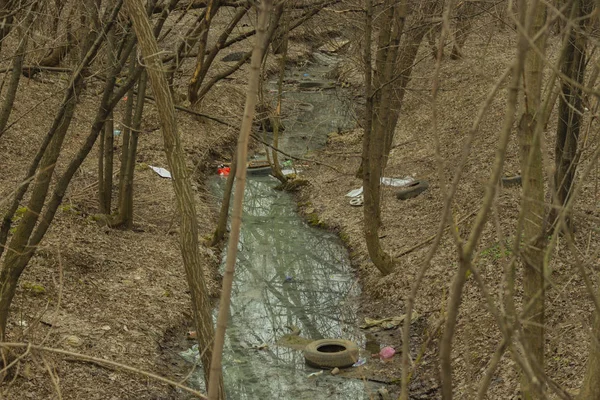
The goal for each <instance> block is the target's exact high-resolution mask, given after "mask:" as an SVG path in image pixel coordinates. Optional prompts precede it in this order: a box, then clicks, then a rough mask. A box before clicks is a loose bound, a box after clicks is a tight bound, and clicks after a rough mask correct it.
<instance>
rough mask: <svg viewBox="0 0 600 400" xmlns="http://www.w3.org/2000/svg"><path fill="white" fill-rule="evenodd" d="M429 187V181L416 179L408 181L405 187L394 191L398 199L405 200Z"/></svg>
mask: <svg viewBox="0 0 600 400" xmlns="http://www.w3.org/2000/svg"><path fill="white" fill-rule="evenodd" d="M428 188H429V183H428V182H427V181H424V180H416V181H414V182H412V183H410V184H409V185H408V186H407V187H406V189H403V190H401V191H399V192H398V193H396V197H397V198H398V200H407V199H412V198H413V197H417V196H418V195H420V194H421V193H423V192H424V191H426V190H427V189H428Z"/></svg>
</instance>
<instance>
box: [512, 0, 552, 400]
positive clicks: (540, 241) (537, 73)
mask: <svg viewBox="0 0 600 400" xmlns="http://www.w3.org/2000/svg"><path fill="white" fill-rule="evenodd" d="M529 3H530V4H529V7H528V10H527V12H528V13H529V14H531V15H533V24H532V26H531V29H530V30H529V33H528V34H529V36H530V37H533V36H534V35H536V34H537V33H538V32H539V31H540V30H541V29H544V25H545V23H546V6H545V4H544V3H542V2H541V1H538V0H532V1H530V2H529ZM523 11H525V10H523ZM546 36H547V35H546V34H542V35H541V36H539V38H538V39H537V40H536V42H535V46H536V47H537V48H538V49H539V51H541V52H542V53H544V52H545V48H546ZM524 68H525V70H524V87H525V92H524V94H523V101H522V111H521V117H520V122H519V125H518V137H519V145H520V148H521V172H522V174H523V178H524V179H523V200H522V205H521V208H522V210H521V212H522V213H523V221H524V222H523V224H524V226H523V241H524V248H523V249H522V251H521V255H522V260H523V304H524V307H526V308H527V312H525V313H524V315H523V320H524V323H523V336H524V337H523V341H524V347H525V350H526V352H527V357H528V358H529V360H530V363H531V364H537V368H539V369H540V370H543V368H544V338H545V333H544V301H545V290H544V289H545V288H544V277H545V275H544V248H545V240H544V231H545V226H544V225H545V224H544V221H545V216H544V213H545V210H544V174H543V164H542V149H541V140H540V135H541V132H540V134H538V135H535V131H536V125H537V124H538V123H543V122H542V121H538V117H541V115H542V110H541V107H540V105H541V91H542V78H543V68H544V60H543V57H542V56H541V55H540V54H539V53H538V52H536V51H534V50H533V49H529V50H528V51H527V53H526V55H525V66H524ZM530 304H531V306H530V307H529V305H530ZM521 395H522V397H523V399H527V400H529V399H535V398H539V396H541V394H539V393H536V392H535V386H533V385H532V384H531V382H530V381H529V379H528V377H527V376H526V374H524V373H523V374H521Z"/></svg>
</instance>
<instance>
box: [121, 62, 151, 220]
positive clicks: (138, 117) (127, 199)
mask: <svg viewBox="0 0 600 400" xmlns="http://www.w3.org/2000/svg"><path fill="white" fill-rule="evenodd" d="M146 82H147V75H146V71H145V70H144V72H142V75H141V76H140V79H139V83H138V95H137V103H136V109H135V115H134V116H133V124H132V127H131V134H130V138H129V146H128V154H127V157H126V159H127V162H126V167H125V175H124V178H123V192H122V194H121V197H120V202H119V216H118V225H119V226H124V227H125V228H126V229H131V228H133V176H134V172H135V159H136V155H137V144H138V139H139V135H140V127H141V126H142V115H143V113H144V103H145V96H146Z"/></svg>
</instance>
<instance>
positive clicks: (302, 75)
mask: <svg viewBox="0 0 600 400" xmlns="http://www.w3.org/2000/svg"><path fill="white" fill-rule="evenodd" d="M302 76H310V74H304V75H302Z"/></svg>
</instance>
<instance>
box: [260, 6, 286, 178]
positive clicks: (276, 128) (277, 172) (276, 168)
mask: <svg viewBox="0 0 600 400" xmlns="http://www.w3.org/2000/svg"><path fill="white" fill-rule="evenodd" d="M289 18H290V14H289V13H287V14H286V17H285V21H284V24H283V25H284V26H283V37H282V38H281V39H280V43H279V44H278V46H277V49H278V50H279V52H278V53H275V54H282V57H281V62H280V65H279V78H278V80H277V108H276V110H275V115H274V116H273V147H274V148H279V134H280V131H281V98H282V94H283V78H284V77H285V64H286V61H287V51H288V39H289V30H288V29H289V23H290V22H289ZM277 22H278V21H277ZM271 48H274V46H271ZM263 58H264V57H263ZM268 151H269V150H268V149H267V152H268ZM271 155H272V156H273V163H272V165H273V176H275V178H277V179H279V181H280V182H281V183H286V182H287V178H286V177H285V176H284V175H283V173H282V172H281V165H279V155H278V154H277V151H275V149H272V152H271Z"/></svg>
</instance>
